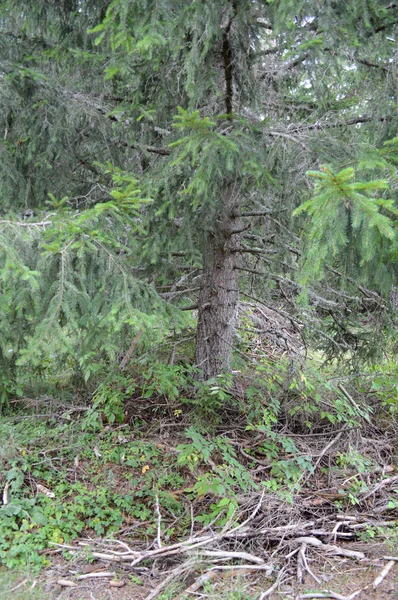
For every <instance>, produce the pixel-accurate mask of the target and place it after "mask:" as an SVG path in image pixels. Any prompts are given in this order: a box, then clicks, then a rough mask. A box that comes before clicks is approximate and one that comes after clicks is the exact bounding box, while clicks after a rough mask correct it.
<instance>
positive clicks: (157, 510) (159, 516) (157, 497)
mask: <svg viewBox="0 0 398 600" xmlns="http://www.w3.org/2000/svg"><path fill="white" fill-rule="evenodd" d="M155 498H156V504H155V509H156V514H157V516H158V526H157V534H156V541H157V544H158V548H161V547H162V540H161V538H160V535H161V529H160V524H161V522H162V515H161V514H160V507H159V496H158V495H157V494H156V496H155Z"/></svg>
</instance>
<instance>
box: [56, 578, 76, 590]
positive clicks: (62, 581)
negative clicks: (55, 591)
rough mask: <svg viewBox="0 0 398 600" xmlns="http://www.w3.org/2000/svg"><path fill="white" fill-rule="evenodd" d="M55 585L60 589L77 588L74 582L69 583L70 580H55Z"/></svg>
mask: <svg viewBox="0 0 398 600" xmlns="http://www.w3.org/2000/svg"><path fill="white" fill-rule="evenodd" d="M57 584H58V585H60V586H62V587H73V588H74V587H77V583H76V582H75V581H71V580H70V579H63V578H61V579H57Z"/></svg>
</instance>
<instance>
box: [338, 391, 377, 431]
mask: <svg viewBox="0 0 398 600" xmlns="http://www.w3.org/2000/svg"><path fill="white" fill-rule="evenodd" d="M337 387H338V388H339V390H340V392H341V393H342V394H343V395H344V396H345V397H346V398H347V400H348V401H349V402H351V404H352V405H353V407H354V408H355V409H356V410H357V411H358V413H359V414H360V415H361V417H362V418H363V419H365V421H367V422H368V423H369V424H370V418H369V416H368V415H366V414H362V410H361V408H360V407H359V406H358V404H357V403H356V402H355V400H354V398H353V397H352V396H351V395H350V394H349V393H348V392H347V390H346V389H345V387H344V386H343V384H342V383H339V384H338V386H337Z"/></svg>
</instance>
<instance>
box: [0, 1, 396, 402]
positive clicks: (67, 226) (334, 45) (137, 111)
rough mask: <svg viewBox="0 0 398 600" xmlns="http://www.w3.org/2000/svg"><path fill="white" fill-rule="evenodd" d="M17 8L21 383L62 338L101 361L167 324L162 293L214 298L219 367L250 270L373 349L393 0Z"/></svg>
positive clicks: (12, 61) (7, 106) (14, 314)
mask: <svg viewBox="0 0 398 600" xmlns="http://www.w3.org/2000/svg"><path fill="white" fill-rule="evenodd" d="M0 18H1V20H0V46H1V66H2V75H1V84H0V107H1V111H0V114H1V116H0V131H2V132H3V133H2V135H1V136H0V137H1V147H0V151H1V156H2V160H1V165H0V182H1V213H2V220H1V238H0V244H1V246H0V247H1V269H2V270H1V273H2V275H1V277H2V279H1V281H2V290H1V292H2V295H1V303H2V305H1V307H2V312H3V314H4V315H5V316H6V318H4V319H2V321H1V323H2V324H1V327H2V333H3V335H2V340H1V344H2V346H1V360H2V363H3V367H4V368H3V373H6V374H7V375H6V376H5V377H6V379H7V381H8V382H9V381H11V380H14V379H15V377H14V375H15V373H16V370H17V365H23V364H25V365H31V367H34V368H42V363H43V359H44V357H47V359H51V360H53V359H54V357H55V356H56V357H57V360H59V361H60V364H61V363H64V362H65V360H66V357H67V356H69V357H73V360H72V362H73V361H74V360H75V359H77V362H78V363H79V364H80V367H81V368H82V369H83V371H84V375H85V377H86V378H87V377H89V376H90V375H91V374H92V373H93V372H94V370H95V369H96V367H95V365H96V364H97V363H101V361H102V360H105V362H107V364H109V363H115V362H116V357H117V356H119V357H120V353H122V354H123V353H125V352H127V349H128V347H129V346H130V344H131V340H132V339H133V338H134V336H135V335H136V334H137V332H138V331H139V330H141V329H142V327H144V329H145V330H146V331H147V333H148V335H149V338H150V337H151V335H152V334H151V328H152V327H153V323H154V321H156V319H161V320H162V319H166V321H165V322H168V316H167V315H170V314H171V313H170V309H169V308H167V307H166V304H165V302H164V300H166V301H167V302H168V303H169V304H174V305H177V307H179V308H187V307H189V305H195V306H197V307H198V311H199V314H198V322H199V327H198V334H197V344H198V347H199V348H201V352H202V355H203V356H204V357H205V358H204V364H203V365H202V368H203V369H204V375H205V377H207V376H212V375H214V374H215V373H217V371H219V370H222V369H223V368H224V367H225V368H226V369H228V368H229V366H230V356H229V355H230V353H231V346H232V344H231V339H232V336H233V329H234V320H235V316H236V307H237V302H238V288H239V289H240V291H241V292H242V293H243V294H246V295H249V297H255V298H258V299H260V300H261V301H262V302H266V303H268V304H271V305H272V306H277V307H278V308H279V309H282V310H288V311H289V313H290V314H291V315H292V316H293V317H294V318H295V319H298V320H299V322H300V323H301V325H304V326H306V327H307V328H308V329H307V331H308V332H309V335H313V337H314V340H315V341H316V343H317V344H318V345H319V346H320V347H322V348H323V349H325V347H326V346H329V345H330V344H331V346H332V348H333V350H334V351H337V350H339V351H343V352H346V351H347V348H348V347H350V344H351V341H352V340H356V343H357V345H358V343H359V342H358V339H357V337H358V336H357V335H356V333H355V332H356V328H355V327H356V324H355V318H354V317H353V314H354V313H355V315H356V313H357V312H358V310H361V311H365V312H366V313H367V315H368V316H369V318H370V319H371V320H372V327H373V329H375V330H380V329H378V327H377V326H376V318H377V319H378V317H379V316H380V312H382V311H380V310H379V309H380V307H381V306H385V303H383V302H381V303H380V302H376V304H377V306H378V309H377V310H373V312H371V311H369V309H370V308H372V306H371V302H372V299H375V298H376V297H379V296H378V295H382V296H384V298H385V299H388V297H389V293H390V291H391V290H392V289H393V286H394V285H396V257H397V247H396V233H395V231H396V208H395V206H396V174H395V165H396V139H395V138H394V136H395V135H396V124H397V116H396V101H395V93H396V83H397V80H396V69H395V63H394V61H395V54H394V53H395V45H394V41H393V40H394V39H395V36H396V33H397V20H398V19H397V9H396V6H395V4H394V3H388V2H379V1H375V0H366V2H364V1H362V0H361V1H359V0H350V2H345V3H335V2H331V1H330V2H329V1H328V2H323V3H321V4H319V3H316V2H307V1H306V2H304V1H302V2H283V3H282V2H265V1H260V0H256V1H254V2H253V1H252V0H242V1H239V2H236V1H231V0H218V1H217V2H216V1H211V2H205V3H204V2H191V3H185V2H180V1H178V0H164V1H162V2H156V3H153V2H151V1H150V0H113V1H112V2H110V3H109V2H105V1H104V2H99V3H98V2H91V1H90V0H84V2H80V1H79V2H76V1H73V0H71V1H68V2H63V3H54V2H50V1H48V2H47V1H46V2H42V3H39V4H37V5H32V3H30V2H15V1H13V0H8V1H6V2H3V3H2V6H1V15H0ZM104 165H105V166H104ZM321 165H325V166H324V167H323V170H322V171H321V170H320V169H321V168H322V167H321ZM307 172H308V173H309V176H307V175H306V173H307ZM314 180H315V188H314V193H313V196H312V199H311V200H308V197H309V193H308V189H309V187H311V185H312V182H313V181H314ZM140 190H141V191H140ZM49 194H52V196H51V197H52V199H53V201H52V202H53V203H52V205H51V206H49V205H46V202H47V201H48V195H49ZM61 198H62V199H63V200H59V199H61ZM148 198H149V199H150V200H151V201H150V202H148V201H147V199H148ZM56 199H57V200H56ZM303 202H304V204H303ZM299 206H300V208H298V207H299ZM295 209H298V210H297V214H300V213H307V214H308V216H309V217H310V222H309V223H308V222H307V221H305V220H304V219H303V218H300V219H297V218H294V219H292V218H291V217H292V212H293V211H294V210H295ZM31 211H34V214H33V215H32V213H31ZM303 233H304V236H302V234H303ZM302 237H304V244H303V243H302V241H301V240H302ZM300 256H301V257H302V258H299V257H300ZM217 269H220V270H221V271H222V272H223V277H224V280H225V281H226V282H227V283H226V285H224V284H223V285H224V289H225V290H229V292H228V293H226V294H224V296H222V294H221V291H220V289H221V287H222V286H218V284H217V283H216V282H217V277H218V275H217ZM336 270H337V272H338V276H336V273H335V271H336ZM221 271H220V272H221ZM238 273H239V276H238ZM201 274H202V277H201ZM320 279H322V281H320ZM303 285H304V287H307V288H308V286H309V288H308V292H307V294H308V300H309V305H310V306H309V307H308V306H307V308H306V309H305V310H304V312H303V311H302V309H300V307H298V306H297V304H296V303H295V298H296V297H297V296H298V295H299V294H300V293H302V291H303ZM217 286H218V288H219V289H217V292H216V293H215V294H214V295H212V294H213V291H214V289H215V288H217ZM358 286H359V287H358ZM363 286H367V291H366V292H365V293H364V294H362V292H361V293H360V295H359V297H358V295H357V293H358V289H360V288H361V287H362V289H364V288H363ZM198 288H199V289H200V292H199V295H198V293H197V292H198ZM354 290H355V293H354ZM228 294H229V295H228ZM380 297H381V296H380ZM373 308H374V307H373ZM331 310H332V312H333V314H334V318H335V319H336V320H337V325H335V326H330V323H328V322H327V320H326V325H327V326H326V330H325V329H324V325H325V321H322V319H323V318H324V317H325V316H327V318H329V315H330V311H331ZM167 311H169V312H168V313H167ZM223 311H224V312H223ZM221 313H222V315H221ZM181 315H182V316H181ZM347 315H351V316H347ZM173 319H176V320H177V322H179V323H180V324H181V323H182V322H184V319H185V313H180V312H179V311H174V312H173ZM185 322H187V320H185ZM178 326H179V325H178ZM209 328H210V329H211V332H210V333H209ZM166 329H167V326H166ZM206 331H207V333H206ZM342 331H345V332H346V334H344V335H342V333H341V332H342ZM223 332H227V333H226V334H225V336H224V333H223ZM322 332H323V333H322ZM347 332H348V333H347ZM210 334H211V335H210ZM144 337H145V336H144ZM224 337H225V340H224V341H223V338H224ZM210 338H212V339H213V338H214V339H218V341H219V342H220V344H219V345H218V346H217V344H215V343H214V344H213V346H212V345H211V344H210V342H209V339H210ZM320 339H322V340H323V341H320ZM213 341H214V340H213ZM143 343H145V342H143ZM367 343H368V342H367ZM359 345H360V344H359ZM214 353H216V354H217V356H216V357H214V356H213V359H215V360H213V361H212V359H211V355H212V354H213V355H214ZM218 354H224V355H225V356H224V359H225V360H224V359H223V360H219V358H220V357H219V356H218ZM197 362H201V361H198V354H197ZM211 362H212V367H210V363H211ZM199 366H200V365H199ZM13 378H14V379H13ZM13 385H14V384H13ZM11 388H12V385H11ZM3 389H4V390H5V392H4V393H8V392H9V391H10V384H9V383H7V384H4V385H3Z"/></svg>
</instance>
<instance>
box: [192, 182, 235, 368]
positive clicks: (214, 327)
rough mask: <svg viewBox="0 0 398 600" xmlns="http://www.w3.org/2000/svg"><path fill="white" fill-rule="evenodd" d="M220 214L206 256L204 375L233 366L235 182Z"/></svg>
mask: <svg viewBox="0 0 398 600" xmlns="http://www.w3.org/2000/svg"><path fill="white" fill-rule="evenodd" d="M222 205H223V212H222V214H220V215H219V220H218V221H219V222H218V225H219V227H218V232H217V233H214V234H213V233H212V234H210V235H209V236H208V240H207V246H206V248H205V251H204V257H203V258H204V260H203V283H202V289H201V291H200V294H199V306H198V326H197V332H196V365H197V367H199V369H201V374H200V377H199V378H200V379H204V380H207V379H210V378H211V377H215V376H216V375H219V374H220V373H225V372H228V371H230V369H231V357H232V347H233V337H234V325H235V320H236V313H237V306H238V300H239V291H238V271H237V268H236V266H237V265H236V261H237V256H238V254H237V249H238V247H239V233H234V232H235V231H239V229H240V223H239V219H238V218H237V216H236V211H235V200H234V192H233V186H229V187H227V189H226V191H225V194H224V198H223V203H222Z"/></svg>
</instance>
